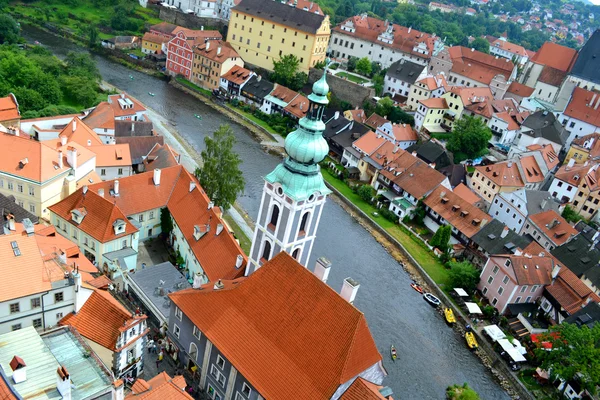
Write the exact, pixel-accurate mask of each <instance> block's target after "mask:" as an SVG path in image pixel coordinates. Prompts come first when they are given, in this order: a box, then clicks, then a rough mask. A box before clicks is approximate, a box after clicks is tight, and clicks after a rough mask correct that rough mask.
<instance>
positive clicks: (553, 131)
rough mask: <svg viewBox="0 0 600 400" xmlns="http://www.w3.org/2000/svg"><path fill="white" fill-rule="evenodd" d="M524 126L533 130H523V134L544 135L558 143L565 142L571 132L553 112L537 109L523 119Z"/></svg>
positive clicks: (543, 136)
mask: <svg viewBox="0 0 600 400" xmlns="http://www.w3.org/2000/svg"><path fill="white" fill-rule="evenodd" d="M522 126H525V127H526V128H529V129H531V130H523V134H525V135H528V136H531V137H534V138H539V137H542V138H544V139H547V140H549V141H551V142H554V143H557V144H560V145H562V144H564V143H565V141H566V139H567V137H568V135H569V132H568V131H567V130H566V129H565V128H564V127H563V126H562V125H561V123H560V122H559V121H558V119H556V117H555V116H554V114H553V113H551V112H547V111H537V112H535V113H533V114H529V116H528V117H527V118H526V119H525V120H524V121H523V124H522Z"/></svg>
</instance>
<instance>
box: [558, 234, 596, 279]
mask: <svg viewBox="0 0 600 400" xmlns="http://www.w3.org/2000/svg"><path fill="white" fill-rule="evenodd" d="M551 253H552V255H553V256H554V257H556V258H557V259H558V260H559V261H560V262H562V263H563V264H564V265H565V266H566V267H567V268H569V269H570V270H571V272H573V273H574V274H575V275H577V276H578V277H581V276H582V275H583V274H585V273H586V272H587V271H588V270H590V269H592V268H598V267H597V265H598V262H599V261H600V251H599V250H598V249H597V248H596V247H592V242H590V241H589V240H587V239H586V238H585V236H583V235H582V234H579V235H577V236H575V237H574V238H573V239H571V241H569V242H568V243H565V244H563V245H561V246H558V247H556V248H555V249H553V250H552V252H551Z"/></svg>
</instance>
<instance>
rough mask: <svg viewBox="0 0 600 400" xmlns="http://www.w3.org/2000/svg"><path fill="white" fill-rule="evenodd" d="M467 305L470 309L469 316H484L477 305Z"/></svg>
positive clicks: (467, 303) (466, 303)
mask: <svg viewBox="0 0 600 400" xmlns="http://www.w3.org/2000/svg"><path fill="white" fill-rule="evenodd" d="M465 305H466V306H467V308H468V309H469V314H483V312H482V311H481V308H479V306H478V305H477V304H475V303H469V302H465Z"/></svg>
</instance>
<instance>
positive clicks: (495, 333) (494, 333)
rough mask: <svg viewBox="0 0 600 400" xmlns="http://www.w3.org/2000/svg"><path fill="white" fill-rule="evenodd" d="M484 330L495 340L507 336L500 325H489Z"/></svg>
mask: <svg viewBox="0 0 600 400" xmlns="http://www.w3.org/2000/svg"><path fill="white" fill-rule="evenodd" d="M483 330H484V331H485V333H487V335H488V336H489V337H490V338H491V339H492V340H493V341H494V342H496V341H498V340H500V339H504V338H506V335H505V334H504V332H502V329H500V328H498V325H488V326H486V327H484V328H483Z"/></svg>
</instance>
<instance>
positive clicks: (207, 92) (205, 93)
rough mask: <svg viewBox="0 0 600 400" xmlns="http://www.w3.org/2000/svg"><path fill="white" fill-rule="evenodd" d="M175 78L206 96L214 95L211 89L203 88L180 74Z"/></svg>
mask: <svg viewBox="0 0 600 400" xmlns="http://www.w3.org/2000/svg"><path fill="white" fill-rule="evenodd" d="M175 79H176V80H177V82H179V83H181V84H182V85H185V86H187V87H189V88H190V89H194V90H195V91H197V92H200V93H202V94H203V95H205V96H208V97H210V96H212V92H211V91H210V90H208V89H204V88H201V87H200V86H198V85H196V84H194V83H192V82H190V81H188V80H187V79H184V78H182V77H180V76H178V77H177V78H175Z"/></svg>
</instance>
